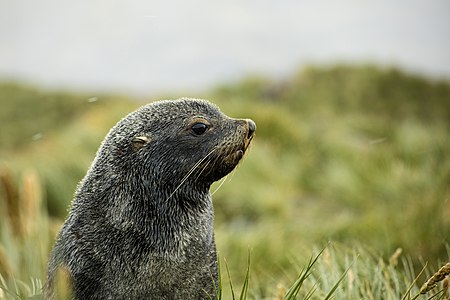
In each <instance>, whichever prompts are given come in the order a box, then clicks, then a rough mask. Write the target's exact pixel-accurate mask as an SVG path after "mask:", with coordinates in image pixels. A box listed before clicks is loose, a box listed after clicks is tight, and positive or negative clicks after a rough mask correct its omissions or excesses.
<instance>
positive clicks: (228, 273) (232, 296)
mask: <svg viewBox="0 0 450 300" xmlns="http://www.w3.org/2000/svg"><path fill="white" fill-rule="evenodd" d="M223 260H224V262H225V268H226V270H227V275H228V280H229V281H230V289H231V298H232V299H233V300H236V297H235V296H234V290H233V282H232V281H231V276H230V269H229V268H228V262H227V260H226V259H225V257H224V258H223Z"/></svg>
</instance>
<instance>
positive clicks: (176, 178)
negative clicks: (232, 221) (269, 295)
mask: <svg viewBox="0 0 450 300" xmlns="http://www.w3.org/2000/svg"><path fill="white" fill-rule="evenodd" d="M198 121H202V122H204V123H208V124H209V129H208V130H207V131H206V132H205V133H204V134H201V135H197V134H195V133H194V132H193V130H192V125H193V124H194V123H195V122H198ZM249 122H250V123H249ZM249 124H250V125H251V124H253V125H254V123H253V122H251V121H247V120H236V119H231V118H228V117H227V116H225V115H224V114H223V113H221V112H220V111H219V109H218V108H217V107H216V106H214V105H212V104H211V103H209V102H207V101H204V100H196V99H180V100H176V101H160V102H155V103H152V104H149V105H146V106H143V107H141V108H140V109H138V110H137V111H135V112H133V113H131V114H129V115H128V116H126V117H125V118H124V119H122V120H121V121H120V122H119V123H118V124H117V125H116V126H115V127H113V128H112V129H111V131H110V132H109V133H108V135H107V136H106V138H105V140H104V141H103V143H102V145H101V147H100V149H99V150H98V152H97V156H96V158H95V160H94V162H93V163H92V166H91V168H90V169H89V171H88V173H87V175H86V176H85V178H84V179H83V180H82V181H81V183H80V184H79V186H78V188H77V191H76V194H75V198H74V200H73V202H72V208H71V210H70V214H69V216H68V218H67V220H66V222H65V223H64V225H63V227H62V230H61V232H60V233H59V236H58V238H57V241H56V244H55V247H54V249H53V252H52V254H51V258H50V261H49V266H48V281H47V285H46V288H45V295H46V297H47V298H51V297H53V296H54V295H53V288H54V279H55V274H56V272H57V270H58V268H60V267H61V266H63V267H64V268H66V270H67V271H68V272H69V275H70V277H71V281H72V286H73V295H74V298H75V299H215V298H216V290H217V288H218V274H217V273H218V272H217V256H216V246H215V242H214V233H213V218H214V217H213V207H212V202H211V195H210V193H209V188H210V185H211V184H212V183H213V182H214V181H217V180H218V179H220V178H222V177H223V176H225V175H226V174H228V173H229V172H231V171H232V170H233V169H234V167H235V166H236V165H237V164H238V162H239V160H240V159H241V158H242V156H243V154H244V152H245V150H246V148H247V146H248V144H249V143H250V141H251V139H252V137H253V136H252V131H253V130H254V126H253V127H252V126H250V125H249ZM249 126H250V127H252V128H250V133H249ZM252 129H253V130H252ZM194 166H195V168H194V170H193V171H192V172H190V171H191V169H192V168H193V167H194ZM187 174H189V176H187ZM183 180H185V181H184V182H182V181H183Z"/></svg>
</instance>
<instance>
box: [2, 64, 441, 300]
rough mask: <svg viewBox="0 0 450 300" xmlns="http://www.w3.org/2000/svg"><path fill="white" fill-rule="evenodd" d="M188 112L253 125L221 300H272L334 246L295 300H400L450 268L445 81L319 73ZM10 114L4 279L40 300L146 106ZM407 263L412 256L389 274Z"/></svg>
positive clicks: (65, 98)
mask: <svg viewBox="0 0 450 300" xmlns="http://www.w3.org/2000/svg"><path fill="white" fill-rule="evenodd" d="M188 96H193V97H203V98H208V99H211V100H212V101H214V102H215V103H217V104H218V105H219V106H220V107H221V109H222V111H224V112H225V113H226V114H228V115H230V116H233V117H242V118H252V119H253V120H254V121H255V122H256V124H257V132H256V138H255V139H254V142H253V145H252V147H251V151H250V152H249V153H248V155H247V156H246V158H245V160H244V162H243V163H242V164H241V165H239V167H238V168H237V170H236V171H235V172H233V173H232V174H230V175H229V176H228V177H227V178H226V179H225V183H224V184H223V185H222V186H221V187H220V189H219V190H218V191H217V192H216V193H215V194H214V196H213V198H214V206H215V215H216V220H215V234H216V242H217V246H218V251H219V254H220V257H222V258H226V260H227V262H228V270H229V276H228V275H227V272H222V277H223V278H222V279H223V287H224V288H223V291H222V293H223V297H222V298H223V299H231V298H232V295H231V292H230V289H229V288H228V286H229V281H230V278H232V279H233V280H232V282H233V287H234V289H235V297H236V298H239V297H240V294H241V291H243V290H242V288H243V287H245V290H246V291H247V298H248V299H267V298H269V299H271V298H272V299H273V298H275V299H277V297H278V295H279V294H280V293H281V291H283V290H284V291H285V292H287V291H288V290H289V288H291V287H293V286H294V287H295V282H296V279H298V278H299V277H298V276H299V274H302V272H301V271H302V269H303V268H304V266H308V261H309V258H310V256H311V255H312V253H318V252H319V251H317V250H314V249H322V247H320V246H318V245H323V244H327V243H328V241H332V244H331V246H327V247H326V250H325V251H324V252H323V253H322V255H321V256H320V257H319V258H318V260H317V261H316V263H315V264H314V265H313V267H312V268H311V269H310V271H311V272H309V273H308V276H307V278H306V279H305V280H304V281H302V286H301V288H300V289H299V291H298V299H303V298H305V297H310V299H324V298H325V297H326V296H327V294H328V293H329V292H330V291H332V290H333V287H334V286H335V285H336V283H338V282H339V284H338V286H337V289H336V290H334V292H333V295H334V299H360V298H364V299H400V298H401V297H402V296H403V295H404V293H406V291H407V290H408V288H409V286H410V285H411V283H412V282H414V278H415V277H416V275H417V274H418V273H419V272H420V270H421V269H422V267H423V265H424V264H425V262H428V263H429V264H428V267H427V271H428V272H434V271H436V270H437V268H438V267H439V266H440V265H441V264H442V263H443V262H446V261H448V260H449V254H448V249H447V245H448V244H449V243H450V241H449V234H448V233H449V232H450V201H449V198H450V184H449V182H450V159H449V157H448V153H450V138H449V135H448V132H450V83H449V82H448V81H444V80H430V79H426V78H422V77H420V76H418V75H414V74H406V73H403V72H401V71H399V70H396V69H380V68H376V67H374V66H334V67H329V68H323V67H322V68H317V67H310V68H307V69H305V70H300V71H299V72H298V73H296V74H293V75H292V76H291V78H288V79H286V80H284V81H275V80H273V79H270V78H249V79H247V80H244V81H242V82H238V83H235V84H230V85H223V86H221V87H218V88H216V89H213V90H211V91H210V92H208V93H204V94H196V95H188ZM92 97H96V98H95V100H96V101H94V102H93V101H92V99H93V98H92ZM167 98H173V96H172V95H161V96H159V97H153V98H149V100H157V99H167ZM89 99H91V100H89ZM0 103H2V107H1V108H0V122H1V124H2V126H1V128H0V174H2V176H0V178H2V181H0V183H1V184H0V220H1V221H0V274H2V276H3V278H4V280H3V281H2V282H3V283H6V284H7V285H8V291H14V292H19V294H20V295H31V294H32V293H31V292H30V291H27V290H26V289H28V288H30V289H31V291H32V289H33V282H34V286H38V284H37V283H38V282H39V281H42V280H43V279H44V278H45V264H46V259H47V256H48V252H49V251H50V249H51V246H52V243H53V240H54V237H55V236H56V233H57V231H58V229H59V226H60V225H61V224H62V221H63V219H64V218H65V216H66V214H67V208H68V206H69V203H70V200H71V199H72V196H73V192H74V189H75V187H76V184H77V183H78V181H79V180H80V179H81V178H82V177H83V176H84V174H85V172H86V170H87V168H88V167H89V164H90V163H91V161H92V159H93V158H94V156H95V152H96V150H97V148H98V146H99V145H100V142H101V140H102V139H103V137H104V136H105V134H106V133H107V131H108V130H109V128H110V127H111V126H112V125H114V124H115V123H116V122H117V121H118V120H119V119H120V118H122V117H123V116H124V115H125V114H127V113H128V112H130V111H132V110H134V109H135V108H137V107H138V106H140V105H142V102H138V101H136V100H134V99H128V98H126V97H122V96H114V95H100V94H99V95H83V94H81V93H80V94H74V93H66V92H54V91H45V90H40V89H37V88H33V87H27V86H22V85H19V84H12V83H4V84H0ZM30 174H31V175H30ZM32 174H34V175H32ZM33 176H34V177H33ZM33 178H34V179H33ZM30 182H31V183H30ZM215 188H216V186H214V187H213V188H212V190H214V189H215ZM30 191H31V192H30ZM33 191H34V192H33ZM30 194H31V195H34V197H31V198H30V196H29V195H30ZM27 195H28V196H27ZM8 199H9V200H8ZM30 199H31V200H30ZM8 201H9V202H8ZM33 201H34V202H36V203H38V205H37V206H38V207H40V209H39V210H37V211H36V212H35V213H34V217H28V218H22V221H23V219H32V220H35V223H33V224H32V225H26V224H22V225H17V224H21V223H20V220H21V219H20V217H18V216H20V215H21V214H23V215H27V216H28V215H29V214H30V212H27V210H26V207H29V205H30V203H34V202H33ZM8 203H10V204H8ZM11 203H13V205H11ZM11 211H12V215H11ZM31 214H32V215H33V213H31ZM11 216H12V217H11ZM10 217H11V218H12V220H11V221H10V220H9V219H10ZM17 226H22V227H24V228H28V227H30V226H31V228H36V230H35V231H26V230H22V229H18V228H17ZM27 226H28V227H27ZM336 245H339V246H336ZM249 248H250V249H252V251H251V253H252V255H251V267H250V270H249V272H247V265H248V249H249ZM397 248H402V249H403V253H404V254H403V255H402V257H401V263H400V264H399V265H398V266H396V267H393V266H391V265H389V258H390V256H391V254H392V253H394V252H395V250H396V249H397ZM313 255H314V254H313ZM327 261H331V262H327ZM221 264H222V271H224V270H227V268H226V267H225V266H224V262H223V259H221ZM347 269H348V271H347V272H346V270H347ZM323 274H326V275H327V276H323ZM430 275H431V274H430V273H428V274H424V275H422V277H420V278H419V279H418V281H417V283H415V284H414V285H413V288H412V290H411V292H410V294H409V295H408V296H407V297H411V298H412V297H414V296H415V293H417V291H418V287H420V285H421V284H422V283H423V282H424V281H425V279H426V278H424V277H425V276H426V277H429V276H430ZM342 276H343V277H342ZM341 277H342V281H339V280H340V279H341ZM246 278H247V280H246ZM352 278H353V279H352ZM352 280H353V281H352ZM19 282H24V283H25V284H22V283H19ZM245 282H247V283H245ZM349 282H352V284H353V286H352V288H350V286H351V285H350V286H349ZM25 287H26V288H25ZM380 297H381V298H380ZM406 299H408V298H406ZM418 299H427V298H424V297H422V298H420V297H419V298H418Z"/></svg>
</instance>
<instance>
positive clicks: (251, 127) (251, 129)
mask: <svg viewBox="0 0 450 300" xmlns="http://www.w3.org/2000/svg"><path fill="white" fill-rule="evenodd" d="M245 121H247V125H248V134H247V138H251V137H253V134H255V131H256V124H255V122H253V120H251V119H246V120H245Z"/></svg>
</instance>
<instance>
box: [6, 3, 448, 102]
mask: <svg viewBox="0 0 450 300" xmlns="http://www.w3.org/2000/svg"><path fill="white" fill-rule="evenodd" d="M339 61H347V62H348V61H350V62H363V63H364V62H372V63H380V64H382V65H397V66H401V67H402V68H405V69H406V70H409V71H413V72H418V73H425V74H427V75H430V76H433V77H438V78H442V77H444V78H450V1H449V0H422V1H418V0H334V1H333V0H281V1H264V0H258V1H256V0H240V1H239V0H227V1H207V0H193V1H182V0H177V1H172V0H167V1H162V0H155V1H152V0H134V1H130V0H127V1H125V0H95V1H92V0H77V1H65V0H39V1H31V0H0V80H1V79H18V80H23V81H26V82H31V83H34V84H37V85H42V86H45V87H51V88H61V87H62V88H70V89H78V88H79V89H85V90H112V91H122V92H135V93H145V94H151V93H154V92H158V91H168V90H170V89H174V90H175V89H189V90H193V91H195V90H206V89H208V88H211V87H213V86H214V85H215V84H218V83H224V82H229V81H236V80H238V79H240V78H244V77H246V76H248V75H252V74H262V75H265V76H268V77H272V78H274V79H276V78H281V77H283V76H289V74H291V73H292V72H294V71H295V70H297V69H298V68H300V67H302V66H305V65H308V64H310V63H318V64H322V65H323V64H330V63H334V62H339Z"/></svg>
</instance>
